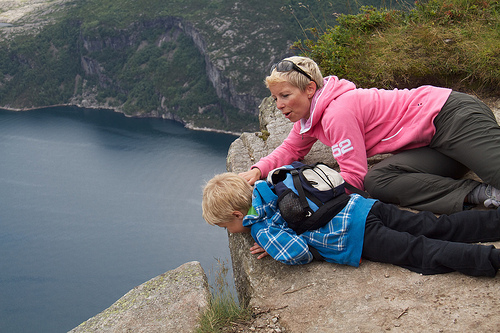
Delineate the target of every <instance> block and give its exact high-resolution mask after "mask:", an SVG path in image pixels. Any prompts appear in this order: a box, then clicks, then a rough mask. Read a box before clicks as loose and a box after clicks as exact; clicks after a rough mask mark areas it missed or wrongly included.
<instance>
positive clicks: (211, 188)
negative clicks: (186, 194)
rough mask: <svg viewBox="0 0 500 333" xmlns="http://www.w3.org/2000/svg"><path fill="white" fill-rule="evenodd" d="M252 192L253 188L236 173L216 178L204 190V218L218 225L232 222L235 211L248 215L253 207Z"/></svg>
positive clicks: (224, 174) (220, 175)
mask: <svg viewBox="0 0 500 333" xmlns="http://www.w3.org/2000/svg"><path fill="white" fill-rule="evenodd" d="M252 191H253V187H252V186H251V185H250V184H248V182H247V181H246V180H245V179H244V178H243V177H241V176H238V175H237V174H235V173H232V172H226V173H221V174H219V175H216V176H214V177H213V178H212V179H210V180H209V181H208V182H207V184H206V185H205V188H204V189H203V203H202V209H203V218H204V219H205V221H207V222H208V224H211V225H216V224H219V223H224V222H229V221H231V219H232V218H233V212H234V211H240V212H242V213H243V214H246V212H247V211H248V210H249V209H250V207H251V206H252Z"/></svg>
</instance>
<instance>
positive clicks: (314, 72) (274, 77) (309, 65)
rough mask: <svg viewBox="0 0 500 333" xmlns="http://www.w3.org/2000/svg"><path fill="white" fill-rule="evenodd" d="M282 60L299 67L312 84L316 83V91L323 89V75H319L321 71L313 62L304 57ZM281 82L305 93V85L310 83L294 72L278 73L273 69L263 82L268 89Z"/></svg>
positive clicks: (300, 74) (303, 76) (302, 75)
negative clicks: (312, 81)
mask: <svg viewBox="0 0 500 333" xmlns="http://www.w3.org/2000/svg"><path fill="white" fill-rule="evenodd" d="M283 60H289V61H291V62H293V63H294V64H295V65H297V66H298V67H300V69H302V70H303V71H304V72H306V73H307V74H309V75H310V76H311V78H312V79H313V80H314V82H316V87H317V89H318V90H319V89H321V88H322V87H323V75H322V74H321V71H320V69H319V67H318V65H317V64H316V63H315V62H314V60H312V59H310V58H306V57H289V58H285V59H283ZM281 82H289V83H290V84H292V85H293V86H295V87H297V88H299V89H300V90H302V91H305V90H306V87H307V85H308V84H309V82H311V81H310V80H309V79H308V78H307V77H306V76H305V75H304V74H302V73H299V72H297V71H296V70H291V71H289V72H278V71H277V70H276V69H274V70H273V71H272V72H271V74H270V75H269V76H268V77H266V80H265V83H266V87H267V88H269V86H270V85H272V84H276V83H281Z"/></svg>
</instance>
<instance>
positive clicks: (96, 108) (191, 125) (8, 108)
mask: <svg viewBox="0 0 500 333" xmlns="http://www.w3.org/2000/svg"><path fill="white" fill-rule="evenodd" d="M57 107H77V108H80V109H94V110H108V111H113V112H116V113H121V114H123V115H124V116H125V117H128V118H159V119H168V120H172V121H175V122H177V123H179V124H181V125H183V126H184V127H185V128H186V129H188V130H192V131H201V132H213V133H221V134H228V135H233V136H240V135H241V134H242V133H241V132H235V131H226V130H221V129H216V128H209V127H197V126H194V125H193V124H191V123H189V122H185V121H183V120H179V119H173V118H167V117H156V116H152V115H141V116H134V115H127V114H125V113H124V112H123V111H121V110H119V109H117V108H110V107H104V106H98V105H94V106H89V105H85V106H83V105H80V104H71V103H68V104H55V105H48V106H40V107H31V108H12V107H9V106H0V109H3V110H7V111H13V112H24V111H34V110H44V109H49V108H57Z"/></svg>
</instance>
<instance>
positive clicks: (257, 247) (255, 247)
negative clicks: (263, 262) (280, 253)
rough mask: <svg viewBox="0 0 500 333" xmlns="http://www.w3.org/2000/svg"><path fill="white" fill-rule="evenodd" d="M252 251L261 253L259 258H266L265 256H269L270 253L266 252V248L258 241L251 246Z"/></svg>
mask: <svg viewBox="0 0 500 333" xmlns="http://www.w3.org/2000/svg"><path fill="white" fill-rule="evenodd" d="M250 253H251V254H257V253H261V254H260V255H259V256H258V257H257V259H262V258H264V257H265V256H268V255H269V253H267V252H266V250H264V249H263V248H262V247H261V246H260V245H259V244H257V243H254V244H253V246H252V247H251V248H250Z"/></svg>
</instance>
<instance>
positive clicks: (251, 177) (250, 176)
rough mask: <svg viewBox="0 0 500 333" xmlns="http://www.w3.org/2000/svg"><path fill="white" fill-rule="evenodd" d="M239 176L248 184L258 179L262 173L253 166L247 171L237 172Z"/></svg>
mask: <svg viewBox="0 0 500 333" xmlns="http://www.w3.org/2000/svg"><path fill="white" fill-rule="evenodd" d="M239 175H240V176H241V177H243V178H245V180H246V181H247V182H248V183H249V184H250V185H253V184H255V182H256V181H258V180H259V179H260V177H261V176H262V173H261V172H260V169H259V168H253V169H250V170H248V171H245V172H242V173H240V174H239Z"/></svg>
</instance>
